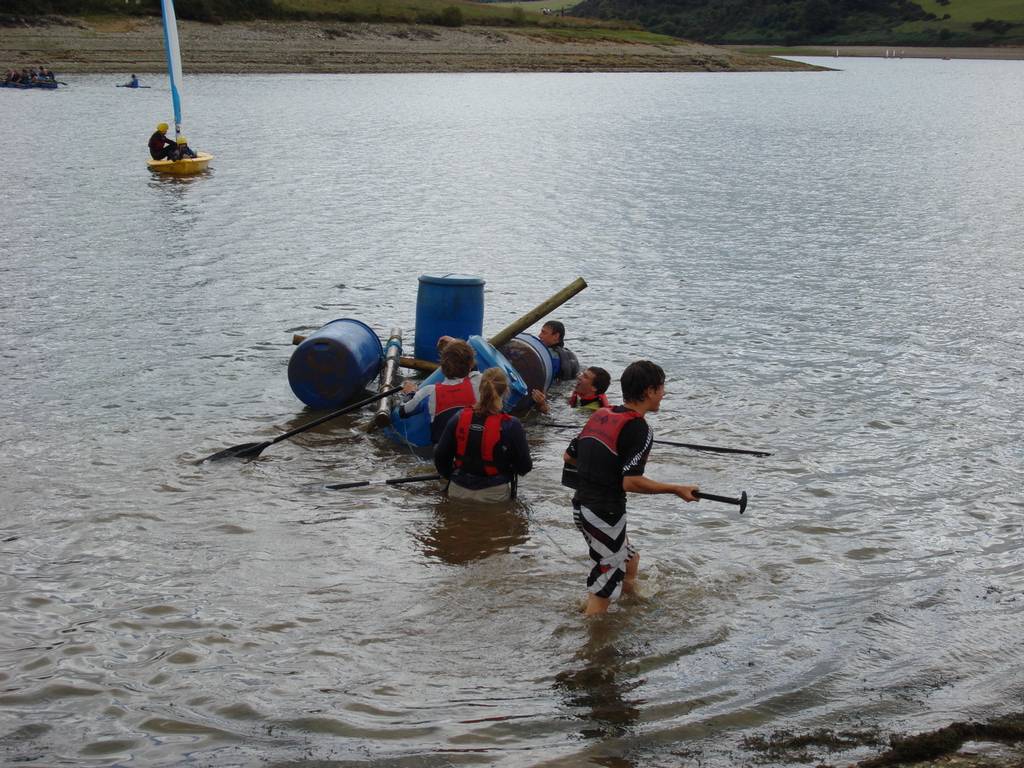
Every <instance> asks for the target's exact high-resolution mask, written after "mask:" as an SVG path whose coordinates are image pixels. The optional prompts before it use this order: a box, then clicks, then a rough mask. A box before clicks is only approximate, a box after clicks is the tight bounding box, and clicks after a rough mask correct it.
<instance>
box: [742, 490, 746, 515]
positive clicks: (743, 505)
mask: <svg viewBox="0 0 1024 768" xmlns="http://www.w3.org/2000/svg"><path fill="white" fill-rule="evenodd" d="M746 508H747V492H746V491H744V492H743V493H741V494H740V514H741V515H742V514H743V510H745V509H746Z"/></svg>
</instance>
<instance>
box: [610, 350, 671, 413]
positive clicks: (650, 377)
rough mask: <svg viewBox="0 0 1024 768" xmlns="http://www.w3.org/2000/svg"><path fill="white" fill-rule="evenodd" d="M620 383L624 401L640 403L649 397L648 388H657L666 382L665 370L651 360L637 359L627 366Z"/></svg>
mask: <svg viewBox="0 0 1024 768" xmlns="http://www.w3.org/2000/svg"><path fill="white" fill-rule="evenodd" d="M619 383H620V384H621V385H622V399H623V401H625V402H627V403H639V402H640V401H641V400H643V399H644V398H645V397H647V390H648V389H652V388H653V389H657V388H658V387H660V386H661V385H662V384H664V383H665V371H663V370H662V369H661V366H660V365H658V364H657V363H652V362H651V361H650V360H637V361H636V362H634V363H630V364H629V365H627V366H626V370H624V371H623V372H622V377H621V378H620V379H619Z"/></svg>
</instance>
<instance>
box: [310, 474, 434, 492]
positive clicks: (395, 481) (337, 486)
mask: <svg viewBox="0 0 1024 768" xmlns="http://www.w3.org/2000/svg"><path fill="white" fill-rule="evenodd" d="M440 479H441V476H440V475H415V476H413V477H392V478H391V479H390V480H360V481H358V482H354V483H331V484H330V485H325V486H324V488H325V489H326V490H331V491H340V490H343V489H345V488H362V487H364V486H367V485H401V484H402V483H422V482H426V481H428V480H440Z"/></svg>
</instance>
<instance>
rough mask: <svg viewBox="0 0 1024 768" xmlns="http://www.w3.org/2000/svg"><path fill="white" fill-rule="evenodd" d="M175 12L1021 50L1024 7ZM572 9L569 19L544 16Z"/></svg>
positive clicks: (800, 3)
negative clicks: (1009, 47) (1019, 46)
mask: <svg viewBox="0 0 1024 768" xmlns="http://www.w3.org/2000/svg"><path fill="white" fill-rule="evenodd" d="M574 2H575V3H576V4H575V5H571V6H570V3H574ZM175 6H176V10H177V13H178V17H179V18H181V19H192V20H196V21H205V22H211V23H218V22H221V21H233V20H246V19H257V18H259V19H274V20H316V21H341V22H345V21H348V22H369V23H375V22H404V23H412V24H433V25H441V26H448V27H461V26H463V25H486V26H505V27H523V28H525V29H532V30H537V31H540V30H545V31H546V34H547V33H550V34H557V35H558V36H562V37H565V36H569V37H573V36H576V37H580V36H584V37H591V38H592V37H607V38H609V39H616V40H623V41H628V40H636V41H640V42H659V43H662V44H664V43H665V42H671V40H672V39H680V38H682V39H687V40H699V41H704V42H709V43H722V44H756V45H787V46H788V45H830V44H840V45H925V46H935V45H945V46H954V45H962V46H987V45H1024V0H579V1H578V2H577V0H525V1H522V2H516V1H515V0H500V1H499V2H471V1H470V0H176V2H175ZM0 7H2V8H3V10H4V11H5V12H7V13H10V14H16V15H17V14H22V15H27V16H33V15H38V14H64V15H69V16H86V15H96V14H110V15H114V16H126V15H151V16H158V15H159V13H160V9H159V1H158V0H135V2H133V3H129V2H126V0H0ZM569 7H571V10H572V16H561V15H558V14H546V15H545V14H542V13H541V9H543V8H549V9H553V10H559V9H561V8H569ZM3 21H4V17H3V14H2V13H0V24H2V23H3ZM552 30H562V31H560V32H557V33H555V32H551V31H552ZM595 30H596V31H595ZM638 30H646V33H644V32H639V31H638ZM650 35H656V36H660V37H651V36H650Z"/></svg>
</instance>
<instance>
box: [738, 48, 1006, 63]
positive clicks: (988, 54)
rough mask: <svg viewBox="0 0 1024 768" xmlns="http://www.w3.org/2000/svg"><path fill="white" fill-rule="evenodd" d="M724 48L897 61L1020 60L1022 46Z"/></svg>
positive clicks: (765, 52) (767, 53) (760, 53)
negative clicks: (892, 59) (893, 59)
mask: <svg viewBox="0 0 1024 768" xmlns="http://www.w3.org/2000/svg"><path fill="white" fill-rule="evenodd" d="M728 49H729V50H731V51H737V52H742V53H750V54H755V55H758V56H836V55H837V54H838V55H839V56H868V57H877V58H898V59H1004V60H1009V59H1015V60H1019V59H1024V46H989V47H986V48H930V47H924V46H912V45H888V46H886V45H838V46H836V45H833V46H827V45H804V46H793V47H789V48H779V47H771V46H764V45H730V46H728Z"/></svg>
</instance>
